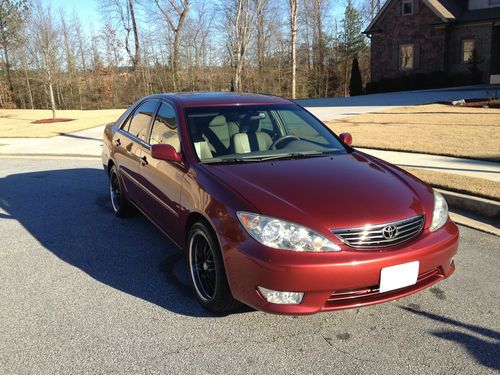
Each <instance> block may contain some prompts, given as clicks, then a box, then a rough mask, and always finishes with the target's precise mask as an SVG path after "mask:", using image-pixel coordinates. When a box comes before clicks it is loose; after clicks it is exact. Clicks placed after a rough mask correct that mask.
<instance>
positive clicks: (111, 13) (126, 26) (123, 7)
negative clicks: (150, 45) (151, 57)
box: [101, 0, 141, 71]
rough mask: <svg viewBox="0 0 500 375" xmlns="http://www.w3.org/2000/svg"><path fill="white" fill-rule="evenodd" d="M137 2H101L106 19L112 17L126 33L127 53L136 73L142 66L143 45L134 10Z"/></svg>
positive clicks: (109, 0) (124, 0)
mask: <svg viewBox="0 0 500 375" xmlns="http://www.w3.org/2000/svg"><path fill="white" fill-rule="evenodd" d="M135 1H136V0H102V2H101V8H102V11H103V12H105V14H106V18H109V17H110V18H111V19H113V20H114V21H115V22H117V23H118V26H119V27H120V29H122V30H123V31H124V33H125V35H124V41H125V43H124V45H125V51H127V55H128V56H129V58H130V61H131V63H132V69H133V70H134V71H135V70H137V68H138V67H139V66H140V64H141V44H140V40H139V31H138V28H137V19H136V14H135V8H134V4H135ZM131 34H132V35H133V37H134V47H133V51H132V48H131V46H130V37H131Z"/></svg>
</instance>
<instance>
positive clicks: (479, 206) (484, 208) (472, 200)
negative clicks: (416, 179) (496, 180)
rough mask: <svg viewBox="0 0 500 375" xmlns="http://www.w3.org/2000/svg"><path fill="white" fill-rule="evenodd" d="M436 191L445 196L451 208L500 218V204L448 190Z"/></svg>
mask: <svg viewBox="0 0 500 375" xmlns="http://www.w3.org/2000/svg"><path fill="white" fill-rule="evenodd" d="M436 190H437V191H439V192H440V193H441V194H442V195H443V196H444V198H445V199H446V202H447V203H448V205H449V206H450V207H455V208H459V209H462V210H465V211H470V212H473V213H476V214H479V215H481V216H485V217H488V218H492V219H497V218H500V202H497V201H494V200H491V199H486V198H479V197H475V196H472V195H466V194H462V193H455V192H452V191H447V190H441V189H436Z"/></svg>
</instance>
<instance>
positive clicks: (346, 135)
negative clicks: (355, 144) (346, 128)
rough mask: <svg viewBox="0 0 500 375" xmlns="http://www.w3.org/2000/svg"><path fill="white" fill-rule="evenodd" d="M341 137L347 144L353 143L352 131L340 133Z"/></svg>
mask: <svg viewBox="0 0 500 375" xmlns="http://www.w3.org/2000/svg"><path fill="white" fill-rule="evenodd" d="M340 139H342V142H344V143H345V144H346V145H348V146H350V145H352V135H351V133H342V134H340Z"/></svg>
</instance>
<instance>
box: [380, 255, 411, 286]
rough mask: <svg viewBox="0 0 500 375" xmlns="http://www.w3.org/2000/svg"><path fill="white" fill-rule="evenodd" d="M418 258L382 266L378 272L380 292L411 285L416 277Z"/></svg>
mask: <svg viewBox="0 0 500 375" xmlns="http://www.w3.org/2000/svg"><path fill="white" fill-rule="evenodd" d="M418 265H419V263H418V260H417V261H415V262H410V263H404V264H398V265H396V266H391V267H386V268H382V271H381V272H380V293H384V292H388V291H390V290H394V289H399V288H404V287H405V286H409V285H413V284H415V283H416V282H417V278H418Z"/></svg>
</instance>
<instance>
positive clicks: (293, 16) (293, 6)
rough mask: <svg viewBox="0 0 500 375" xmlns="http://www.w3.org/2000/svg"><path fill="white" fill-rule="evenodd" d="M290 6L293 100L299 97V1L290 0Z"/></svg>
mask: <svg viewBox="0 0 500 375" xmlns="http://www.w3.org/2000/svg"><path fill="white" fill-rule="evenodd" d="M289 4H290V34H291V40H290V50H291V53H290V67H291V70H292V74H291V86H292V99H295V97H296V96H297V93H296V91H297V13H298V0H289Z"/></svg>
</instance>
